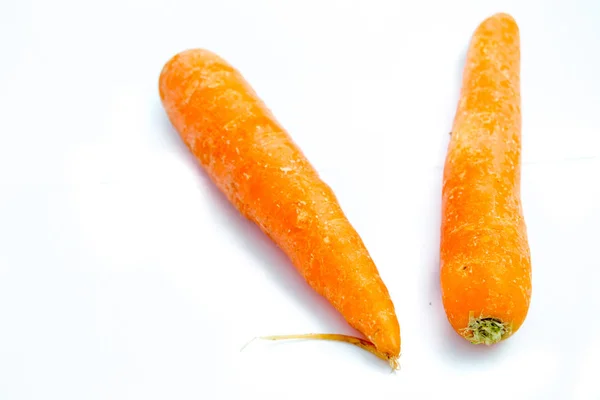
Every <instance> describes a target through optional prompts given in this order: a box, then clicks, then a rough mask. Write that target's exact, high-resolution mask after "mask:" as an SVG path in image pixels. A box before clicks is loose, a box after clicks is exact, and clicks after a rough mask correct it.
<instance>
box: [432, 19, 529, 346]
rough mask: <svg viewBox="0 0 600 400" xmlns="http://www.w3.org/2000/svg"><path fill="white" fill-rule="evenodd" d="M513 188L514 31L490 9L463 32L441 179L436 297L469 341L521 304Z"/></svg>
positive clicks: (479, 340) (486, 338)
mask: <svg viewBox="0 0 600 400" xmlns="http://www.w3.org/2000/svg"><path fill="white" fill-rule="evenodd" d="M520 185H521V97H520V41H519V28H518V26H517V24H516V22H515V20H514V19H513V17H512V16H510V15H508V14H506V13H498V14H495V15H493V16H491V17H489V18H487V19H486V20H484V21H483V22H482V23H481V24H479V26H478V27H477V29H476V30H475V32H474V33H473V35H472V38H471V43H470V45H469V51H468V53H467V60H466V62H465V67H464V71H463V82H462V88H461V95H460V100H459V102H458V107H457V110H456V115H455V119H454V124H453V127H452V135H451V137H450V143H449V145H448V151H447V155H446V161H445V165H444V178H443V193H442V224H441V242H440V264H441V271H440V282H441V291H442V300H443V304H444V309H445V311H446V315H447V317H448V320H449V322H450V324H451V325H452V327H453V328H454V330H455V331H456V332H457V333H459V334H460V335H462V336H463V337H464V338H465V339H467V340H469V341H470V342H471V343H474V344H484V345H492V344H494V343H498V342H499V341H501V340H504V339H507V338H508V337H510V336H511V335H513V334H514V333H515V332H516V331H517V330H518V329H519V328H520V327H521V325H522V324H523V322H524V321H525V318H526V316H527V313H528V310H529V304H530V298H531V259H530V251H529V244H528V239H527V229H526V225H525V219H524V216H523V209H522V205H521V197H520Z"/></svg>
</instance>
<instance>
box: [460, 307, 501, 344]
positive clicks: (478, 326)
mask: <svg viewBox="0 0 600 400" xmlns="http://www.w3.org/2000/svg"><path fill="white" fill-rule="evenodd" d="M511 330H512V329H511V326H510V324H506V323H504V322H502V321H501V320H499V319H498V318H490V317H487V318H483V317H480V318H474V317H473V314H472V313H471V315H470V316H469V325H468V326H467V327H466V328H465V329H464V330H463V336H464V337H465V338H466V339H467V340H469V341H470V342H471V343H473V344H485V345H487V346H490V345H492V344H495V343H498V342H500V341H501V340H502V339H505V338H506V337H508V336H509V335H510V333H511Z"/></svg>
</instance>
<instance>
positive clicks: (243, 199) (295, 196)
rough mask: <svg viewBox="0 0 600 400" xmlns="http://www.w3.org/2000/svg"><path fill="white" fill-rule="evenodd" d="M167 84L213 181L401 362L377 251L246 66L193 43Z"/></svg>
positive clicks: (167, 104) (177, 59)
mask: <svg viewBox="0 0 600 400" xmlns="http://www.w3.org/2000/svg"><path fill="white" fill-rule="evenodd" d="M159 91H160V97H161V100H162V103H163V106H164V108H165V110H166V112H167V115H168V117H169V119H170V121H171V123H172V124H173V126H174V127H175V129H176V130H177V131H178V132H179V134H180V136H181V138H182V140H183V141H184V142H185V144H186V146H187V147H188V148H189V150H190V151H191V153H192V154H193V155H194V156H195V158H196V159H197V161H198V163H199V164H200V165H201V166H202V167H203V169H204V170H205V171H206V173H207V174H208V176H209V177H210V179H211V180H212V181H213V182H214V184H215V185H216V186H217V187H218V188H219V189H220V190H221V191H222V192H223V193H224V194H225V196H226V197H227V198H228V200H229V201H230V202H231V203H232V204H233V205H234V206H235V207H236V208H237V209H238V210H239V212H240V213H241V214H242V215H244V216H245V217H246V218H248V219H249V220H251V221H253V222H254V223H256V224H257V225H258V226H259V227H260V228H261V229H262V231H263V232H264V233H265V234H266V235H268V236H269V237H270V238H271V239H272V240H273V241H274V242H275V243H276V244H277V246H279V247H280V248H281V249H282V250H283V251H284V252H285V254H286V255H287V256H288V257H289V259H290V260H291V261H292V263H293V265H294V266H295V267H296V269H297V270H298V271H299V272H300V273H301V274H302V276H303V277H304V279H305V280H306V281H307V282H308V284H309V285H310V286H311V287H312V288H314V289H315V290H316V291H317V292H318V293H320V294H321V295H323V296H324V297H325V298H326V299H327V300H328V301H329V302H330V303H331V304H332V305H333V306H334V307H335V308H336V309H337V310H338V311H339V312H340V313H341V314H342V315H343V316H344V318H345V319H346V321H347V322H348V323H349V324H350V325H351V326H352V327H354V328H355V329H356V330H358V331H359V332H360V333H362V334H363V335H364V336H365V337H366V338H367V339H368V340H369V341H368V342H367V341H365V342H367V343H369V344H368V345H365V344H364V343H363V342H362V341H361V342H360V344H361V346H360V347H363V348H367V350H369V351H371V352H372V353H373V354H376V355H377V356H379V357H381V358H384V359H386V360H389V361H390V363H391V364H392V365H395V363H396V359H397V358H398V356H399V354H400V327H399V324H398V320H397V317H396V313H395V310H394V305H393V303H392V301H391V299H390V296H389V293H388V290H387V288H386V286H385V285H384V283H383V281H382V279H381V277H380V275H379V272H378V270H377V268H376V266H375V264H374V262H373V260H372V259H371V256H370V255H369V252H368V251H367V249H366V248H365V245H364V244H363V241H362V239H361V238H360V236H359V235H358V233H357V232H356V231H355V229H354V228H353V226H352V225H351V224H350V222H349V221H348V219H347V218H346V216H345V214H344V212H343V211H342V209H341V207H340V204H339V203H338V200H337V199H336V196H335V194H334V193H333V191H332V189H331V188H330V187H329V186H328V185H327V184H326V183H325V182H323V181H322V180H321V178H320V177H319V175H318V173H317V172H316V170H315V169H314V168H313V166H312V165H311V164H310V163H309V161H308V160H307V158H306V157H305V156H304V155H303V153H302V152H301V150H300V149H299V148H298V146H297V145H296V144H295V143H294V142H293V140H292V139H291V138H290V136H289V135H288V133H287V132H286V131H285V130H284V128H283V127H282V126H281V125H280V124H279V122H278V121H277V120H276V119H275V117H274V116H273V115H272V113H271V111H270V110H269V109H268V108H267V107H266V105H265V104H264V103H263V102H262V100H261V99H260V98H259V97H258V96H257V94H256V93H255V92H254V90H253V89H252V88H251V87H250V85H249V84H248V83H247V82H246V81H245V79H244V78H243V77H242V75H241V74H240V73H239V71H237V70H236V69H235V68H233V67H232V66H231V65H229V64H228V63H227V62H226V61H225V60H223V59H222V58H220V57H219V56H217V55H215V54H213V53H211V52H209V51H207V50H201V49H193V50H187V51H184V52H181V53H179V54H177V55H175V56H174V57H173V58H171V59H170V60H169V61H168V62H167V63H166V65H165V66H164V68H163V70H162V72H161V75H160V79H159ZM296 336H297V337H298V338H302V337H304V338H306V336H305V335H296ZM269 338H270V339H274V337H269ZM281 338H282V339H283V338H284V337H281ZM287 338H289V337H287ZM321 339H325V340H342V339H341V336H339V335H338V337H336V338H335V339H334V338H332V337H329V336H327V335H322V337H321ZM342 341H346V342H348V343H354V344H356V340H354V339H353V340H349V339H348V340H342Z"/></svg>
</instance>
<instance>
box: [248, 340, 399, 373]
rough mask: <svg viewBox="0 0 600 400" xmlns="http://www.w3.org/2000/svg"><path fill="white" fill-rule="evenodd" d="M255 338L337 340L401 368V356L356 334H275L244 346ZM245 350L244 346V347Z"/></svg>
mask: <svg viewBox="0 0 600 400" xmlns="http://www.w3.org/2000/svg"><path fill="white" fill-rule="evenodd" d="M255 339H262V340H330V341H335V342H343V343H348V344H351V345H354V346H356V347H360V348H361V349H363V350H366V351H368V352H369V353H371V354H373V355H374V356H376V357H378V358H380V359H382V360H385V361H387V362H388V363H389V365H390V367H391V368H392V372H395V371H397V370H399V369H400V363H399V362H398V359H399V357H394V356H390V355H388V354H384V353H382V352H380V351H379V350H378V349H377V348H376V347H375V345H374V344H373V343H371V342H369V341H368V340H365V339H361V338H357V337H355V336H348V335H341V334H333V333H307V334H301V335H273V336H259V337H255V338H254V339H252V340H250V341H249V342H248V343H246V345H245V346H244V347H246V346H247V345H248V344H250V343H252V342H253V341H254V340H255ZM242 350H243V348H242Z"/></svg>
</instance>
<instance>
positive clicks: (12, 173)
mask: <svg viewBox="0 0 600 400" xmlns="http://www.w3.org/2000/svg"><path fill="white" fill-rule="evenodd" d="M496 11H504V12H509V13H511V14H512V15H513V16H514V17H515V18H516V20H517V22H518V24H519V25H520V28H521V40H522V95H523V162H524V169H523V182H522V192H523V202H524V208H525V213H526V221H527V224H528V228H529V237H530V245H531V251H532V259H533V270H534V283H533V287H534V289H533V298H532V303H531V309H530V314H529V316H528V318H527V321H526V323H525V325H524V326H523V327H522V329H521V330H520V331H519V332H518V334H517V335H515V336H514V337H513V338H511V339H510V340H508V341H507V342H505V343H502V344H501V345H498V346H496V347H493V348H482V347H475V346H471V345H470V344H468V343H467V342H466V341H464V340H462V339H461V338H459V337H458V336H457V335H456V334H455V333H454V332H453V331H452V330H451V329H450V327H449V324H448V323H447V321H446V318H445V315H444V312H443V308H442V305H441V303H440V293H439V287H438V245H439V223H440V217H439V207H440V184H441V166H442V164H443V160H444V155H445V149H446V144H447V140H448V132H449V131H450V129H451V124H452V119H453V116H454V111H455V107H456V102H457V99H458V90H459V87H460V76H461V73H462V66H463V62H464V56H465V51H466V48H467V45H468V42H469V39H470V36H471V33H472V32H473V30H474V29H475V27H476V26H477V25H478V24H479V23H480V22H481V21H482V20H483V19H485V18H486V17H488V16H489V15H491V14H492V13H494V12H496ZM599 26H600V2H598V1H595V0H589V1H583V0H581V1H562V2H558V1H543V2H542V1H527V2H525V1H521V0H519V1H506V2H502V3H500V2H487V1H479V0H473V1H457V0H453V1H436V2H434V1H404V2H401V1H385V2H384V1H360V2H358V1H326V0H322V1H307V0H304V1H283V0H281V1H274V0H273V1H247V0H239V1H221V0H219V1H217V0H215V1H205V0H192V1H175V0H170V1H167V0H147V1H143V0H139V1H135V0H122V1H116V0H114V1H108V0H105V1H97V2H91V1H67V0H53V1H43V0H37V1H34V0H28V1H27V0H23V1H16V0H2V2H1V3H0V49H1V51H2V53H1V57H0V61H1V62H0V399H2V400H17V399H19V400H20V399H44V400H53V399H57V400H59V399H60V400H71V399H222V398H232V399H287V398H292V399H294V398H298V399H307V398H309V399H320V398H337V399H345V398H348V395H349V394H358V395H360V396H368V398H371V399H378V398H395V399H405V398H406V399H420V398H425V399H426V398H441V397H443V398H451V399H455V398H456V399H459V398H485V399H496V398H498V399H507V398H512V399H550V398H556V399H567V398H570V399H600V388H599V386H598V385H597V373H596V372H594V371H595V370H596V367H597V361H598V359H599V358H600V322H599V321H600V319H599V318H598V312H599V311H600V296H599V295H598V292H597V290H598V282H600V261H599V258H598V246H599V245H600V233H599V232H598V227H599V226H600V182H599V176H600V158H599V157H600V139H599V137H600V117H599V116H598V112H599V110H600V78H599V77H598V72H599V71H600V28H599ZM191 47H204V48H208V49H210V50H213V51H215V52H217V53H219V54H220V55H221V56H223V57H224V58H226V59H227V60H228V61H230V62H231V63H232V64H233V65H234V66H236V67H237V68H238V69H240V70H241V71H242V73H243V74H244V75H245V76H246V78H247V79H248V80H249V81H250V83H251V84H252V85H253V86H254V87H255V89H256V90H257V91H258V93H259V95H260V96H261V97H262V98H263V99H264V100H265V101H266V102H267V104H268V105H269V107H270V108H271V109H272V110H273V111H274V113H275V115H276V116H277V118H278V119H279V120H280V121H281V122H282V124H283V125H284V126H285V127H286V128H287V129H288V130H289V132H290V133H291V134H292V136H293V137H294V139H295V141H296V142H297V143H298V144H299V145H300V147H301V148H302V149H303V150H304V152H305V153H306V154H307V156H308V157H309V159H310V160H311V161H312V162H313V164H314V165H315V167H316V168H317V169H318V170H319V171H320V172H321V174H322V176H323V178H324V179H325V180H326V181H327V182H328V183H329V184H330V185H331V186H332V187H333V189H334V190H335V192H336V193H337V195H338V197H339V199H340V201H341V203H342V206H343V208H344V209H345V211H346V212H347V214H348V217H349V218H350V220H351V221H352V223H353V224H354V225H355V227H356V228H357V230H358V231H359V233H360V234H361V236H362V237H363V239H364V240H365V242H366V244H367V247H368V248H369V250H370V252H371V254H372V256H373V258H374V259H375V261H376V263H377V265H378V268H379V270H380V272H381V274H382V276H383V279H384V280H385V282H386V284H387V286H388V288H389V289H390V291H391V295H392V298H393V301H394V303H395V305H396V308H397V312H398V316H399V320H400V324H401V328H402V345H403V348H402V357H401V365H402V369H401V371H399V372H398V373H396V374H390V373H389V368H388V366H387V365H386V364H385V363H383V362H381V361H379V360H378V359H376V358H374V357H373V356H371V355H370V354H368V353H365V352H363V351H361V350H359V349H356V348H353V347H350V346H348V345H344V344H335V343H325V342H285V343H270V342H269V343H265V342H254V343H253V344H252V345H250V346H249V347H247V348H246V349H245V350H244V351H243V352H240V348H241V347H242V346H243V345H244V344H245V343H246V342H247V341H248V340H249V339H251V338H252V337H254V336H257V335H265V334H284V333H307V332H340V333H353V331H352V330H351V329H350V328H349V327H348V326H347V325H346V324H345V322H344V321H343V320H342V319H341V318H340V316H338V315H337V314H336V312H334V311H333V309H332V308H331V307H330V306H329V305H327V304H326V302H325V301H324V300H323V299H321V298H320V297H318V296H317V295H316V294H315V293H313V292H312V290H311V289H310V288H309V287H308V286H307V285H306V284H305V283H304V282H303V281H302V279H301V278H300V277H299V275H298V274H297V273H296V272H295V271H294V270H293V269H292V267H291V265H290V263H289V262H288V261H287V260H286V258H285V257H284V256H283V255H282V253H281V252H280V251H278V250H277V249H276V248H275V247H274V245H272V244H271V243H270V242H269V241H268V239H266V238H265V236H264V235H262V234H261V233H260V232H259V231H258V229H257V228H255V227H254V226H252V225H251V224H250V223H248V222H246V221H245V220H243V219H242V218H241V217H240V216H238V214H237V213H236V212H235V210H234V209H233V208H232V207H231V206H229V205H228V204H227V203H226V201H225V200H224V198H223V197H222V196H221V195H220V194H219V193H218V192H217V191H216V190H215V188H214V187H213V186H212V185H211V184H210V183H209V182H208V181H207V178H206V176H205V175H204V174H203V172H202V171H201V170H200V168H198V167H197V166H196V165H195V163H194V160H193V159H192V158H191V157H190V156H189V155H188V153H187V151H186V149H185V148H184V147H183V145H182V144H181V142H180V140H179V138H178V136H177V135H176V134H175V132H174V131H173V129H172V128H171V127H170V125H169V123H168V121H167V119H166V116H165V114H164V112H163V110H162V108H161V105H160V101H159V98H158V90H157V80H158V75H159V73H160V70H161V68H162V66H163V64H164V63H165V62H166V61H167V60H168V59H169V58H170V57H171V56H172V55H174V54H175V53H177V52H179V51H181V50H184V49H187V48H191ZM363 398H364V397H363Z"/></svg>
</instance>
